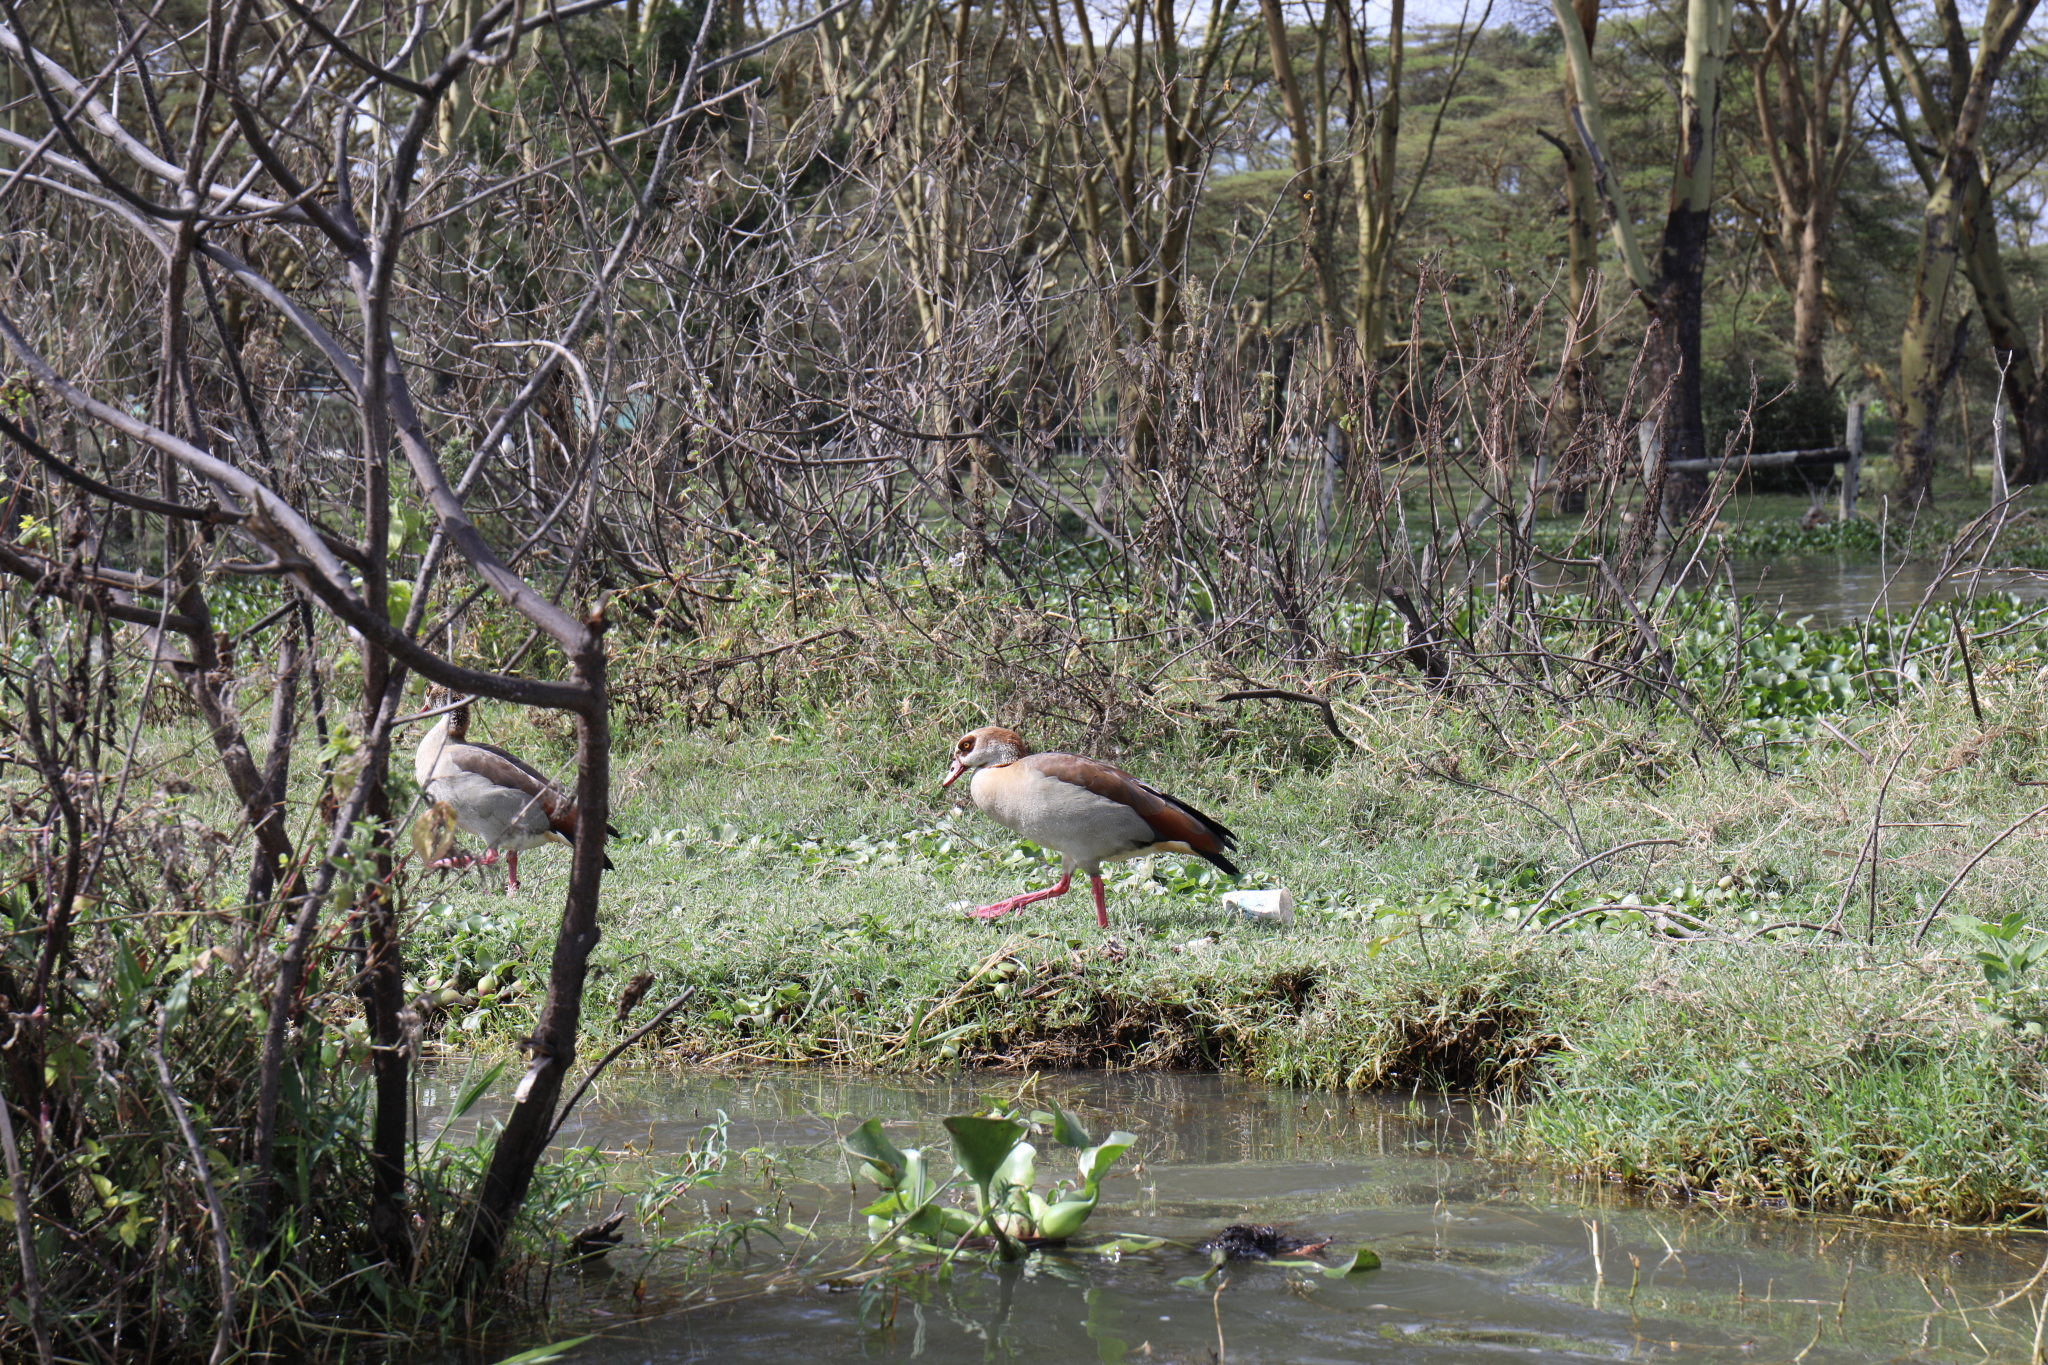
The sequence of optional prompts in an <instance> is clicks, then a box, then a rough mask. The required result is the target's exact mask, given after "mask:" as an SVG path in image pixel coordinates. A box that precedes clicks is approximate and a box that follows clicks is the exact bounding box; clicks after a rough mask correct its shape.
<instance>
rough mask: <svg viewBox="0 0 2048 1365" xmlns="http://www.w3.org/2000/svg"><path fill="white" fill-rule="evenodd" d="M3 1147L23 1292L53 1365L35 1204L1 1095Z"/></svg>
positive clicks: (42, 1351)
mask: <svg viewBox="0 0 2048 1365" xmlns="http://www.w3.org/2000/svg"><path fill="white" fill-rule="evenodd" d="M0 1150H4V1151H5V1152H6V1155H7V1183H8V1186H9V1188H10V1189H12V1190H13V1192H14V1240H15V1244H16V1245H17V1246H19V1247H20V1249H21V1296H22V1298H24V1299H26V1300H27V1301H28V1325H29V1330H30V1331H31V1332H33V1333H35V1338H36V1359H37V1360H38V1361H40V1362H41V1365H51V1363H52V1362H53V1361H54V1360H55V1359H56V1358H57V1357H56V1352H55V1350H54V1348H53V1347H52V1346H51V1344H50V1324H49V1321H48V1320H47V1319H46V1318H44V1316H43V1281H42V1277H41V1276H39V1275H37V1274H36V1242H35V1232H34V1219H33V1218H32V1217H31V1213H30V1211H31V1209H32V1207H33V1205H32V1204H31V1202H30V1199H29V1188H28V1176H27V1174H26V1173H25V1172H24V1171H23V1170H22V1169H21V1152H20V1150H19V1149H18V1148H16V1147H15V1145H14V1118H13V1116H12V1115H11V1114H9V1113H8V1112H7V1101H6V1099H5V1098H4V1097H0Z"/></svg>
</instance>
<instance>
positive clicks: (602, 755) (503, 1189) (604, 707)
mask: <svg viewBox="0 0 2048 1365" xmlns="http://www.w3.org/2000/svg"><path fill="white" fill-rule="evenodd" d="M604 630H605V622H604V618H603V616H602V615H595V616H593V617H592V618H591V620H590V622H589V635H588V638H587V640H586V642H585V644H584V647H583V648H582V649H581V650H579V651H577V653H576V654H575V656H574V658H573V660H572V663H573V666H574V669H575V676H576V679H577V681H578V682H579V683H581V684H582V685H583V686H584V687H586V688H587V689H588V690H589V694H590V698H591V700H590V702H589V703H588V706H589V709H588V710H586V711H582V712H579V713H578V715H577V717H576V809H577V823H576V830H577V833H576V851H575V859H574V861H573V862H572V863H571V864H570V868H569V894H568V899H567V903H566V904H565V905H564V906H563V908H562V925H561V928H560V930H559V931H558V932H557V933H556V935H555V955H554V961H553V963H552V965H551V966H550V968H549V971H548V997H547V1004H546V1005H545V1006H544V1007H543V1008H542V1010H541V1016H540V1021H539V1023H538V1024H537V1025H536V1026H535V1028H534V1030H533V1038H532V1043H531V1045H532V1048H533V1062H532V1064H531V1065H529V1066H528V1067H527V1071H526V1077H525V1079H524V1080H522V1081H521V1082H520V1084H519V1089H518V1091H517V1096H518V1098H517V1101H516V1102H515V1103H514V1105H513V1107H512V1113H511V1114H510V1116H509V1117H507V1119H506V1121H505V1129H504V1131H503V1132H502V1133H500V1134H499V1135H498V1145H497V1147H496V1149H495V1150H493V1151H492V1153H491V1164H490V1167H489V1169H488V1170H486V1171H485V1172H484V1179H483V1184H482V1185H481V1186H480V1187H479V1189H478V1191H477V1207H476V1222H475V1223H474V1225H472V1227H471V1229H470V1234H469V1252H468V1259H469V1264H470V1269H471V1272H472V1273H473V1274H475V1275H477V1276H481V1275H482V1274H483V1273H484V1272H486V1271H488V1270H489V1269H490V1268H491V1267H492V1266H493V1265H495V1264H496V1263H497V1260H498V1255H499V1253H500V1252H501V1251H503V1250H504V1247H505V1238H506V1236H507V1234H508V1233H509V1232H510V1231H511V1223H512V1218H513V1215H514V1214H516V1213H517V1212H518V1210H519V1205H520V1203H521V1201H523V1200H524V1199H525V1198H526V1188H527V1186H528V1185H529V1184H530V1183H532V1180H533V1171H534V1167H535V1166H537V1165H539V1164H540V1159H541V1156H542V1154H543V1153H544V1152H546V1150H547V1145H548V1139H549V1138H550V1137H551V1136H553V1133H554V1125H555V1104H556V1102H557V1101H558V1100H559V1099H560V1098H561V1094H562V1083H563V1081H564V1080H566V1079H567V1077H568V1074H569V1068H570V1067H572V1066H574V1065H575V1062H576V1032H577V1029H578V1027H579V1026H580V1025H581V1023H582V1020H583V987H584V983H585V981H586V979H587V977H588V975H589V969H590V955H591V954H592V953H593V952H595V951H596V950H597V941H598V937H599V933H600V930H599V928H598V923H597V905H598V893H599V890H600V882H601V881H602V879H603V875H604V839H605V825H606V822H607V821H608V820H609V819H610V818H611V757H612V731H611V697H610V693H609V691H608V690H607V682H606V676H605V644H604Z"/></svg>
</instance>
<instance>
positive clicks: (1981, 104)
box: [1869, 0, 2048, 505]
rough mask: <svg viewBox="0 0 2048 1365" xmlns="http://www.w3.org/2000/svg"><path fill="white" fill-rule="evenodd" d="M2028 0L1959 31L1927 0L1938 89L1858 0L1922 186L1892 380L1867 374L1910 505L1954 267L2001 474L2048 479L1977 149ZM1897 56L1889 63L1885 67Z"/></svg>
mask: <svg viewBox="0 0 2048 1365" xmlns="http://www.w3.org/2000/svg"><path fill="white" fill-rule="evenodd" d="M2036 3H2037V0H1990V3H1989V4H1987V5H1986V7H1985V10H1984V18H1983V22H1982V24H1981V25H1980V26H1979V28H1978V32H1977V47H1976V52H1975V53H1974V55H1973V54H1972V53H1971V50H1970V35H1969V32H1968V30H1967V28H1966V26H1965V24H1964V22H1963V18H1962V15H1961V13H1960V12H1959V11H1958V9H1957V7H1956V5H1955V0H1936V4H1935V9H1934V12H1935V19H1936V23H1937V25H1938V30H1939V33H1940V37H1941V42H1942V49H1943V52H1944V55H1945V57H1946V60H1947V71H1946V73H1945V75H1946V82H1945V86H1946V88H1945V89H1939V88H1937V86H1936V83H1935V81H1934V79H1933V77H1932V76H1931V74H1930V73H1929V71H1928V70H1927V67H1926V64H1925V63H1923V62H1922V60H1921V58H1920V54H1919V52H1918V51H1917V50H1916V48H1915V47H1914V45H1913V42H1912V38H1911V35H1909V34H1908V32H1907V30H1906V28H1905V27H1904V25H1903V23H1902V22H1901V20H1900V17H1899V14H1898V12H1897V9H1896V8H1895V7H1894V6H1893V4H1892V3H1891V0H1869V5H1870V20H1871V22H1872V24H1873V25H1874V26H1875V28H1876V31H1877V37H1878V39H1879V41H1880V42H1881V43H1882V45H1883V48H1884V50H1885V52H1886V53H1887V54H1888V55H1889V57H1890V62H1880V68H1879V69H1880V72H1881V74H1882V75H1883V77H1884V82H1885V91H1886V95H1887V98H1888V100H1889V102H1890V104H1891V106H1892V109H1893V112H1894V116H1895V117H1896V119H1897V121H1898V124H1899V132H1900V137H1901V141H1902V142H1903V144H1904V146H1905V148H1906V152H1907V155H1908V157H1909V159H1910V160H1911V162H1912V164H1913V168H1914V170H1915V172H1916V173H1917V174H1918V175H1919V177H1920V180H1921V183H1922V184H1923V185H1924V186H1925V187H1926V190H1927V203H1926V207H1925V209H1924V210H1923V211H1922V214H1921V221H1920V252H1919V259H1918V262H1917V264H1916V266H1915V268H1914V275H1913V294H1912V301H1911V304H1910V305H1909V307H1908V311H1907V315H1906V324H1905V328H1904V331H1903V332H1902V334H1901V336H1900V338H1899V370H1898V375H1897V378H1896V380H1895V381H1894V380H1892V379H1891V378H1890V377H1888V376H1885V375H1883V374H1882V373H1878V374H1875V375H1874V376H1873V377H1875V378H1877V379H1879V380H1880V381H1881V383H1882V387H1883V388H1884V390H1885V394H1886V397H1887V399H1888V400H1889V402H1890V405H1891V408H1892V412H1893V415H1894V417H1895V418H1896V419H1897V421H1898V438H1897V447H1896V450H1897V455H1898V491H1899V495H1900V496H1901V497H1902V498H1904V499H1905V500H1906V501H1907V502H1909V503H1911V504H1915V505H1918V504H1921V503H1924V502H1927V501H1928V500H1929V499H1930V498H1931V497H1932V496H1933V487H1934V432H1935V422H1936V420H1937V419H1938V418H1939V417H1940V415H1941V405H1942V399H1943V395H1944V393H1945V391H1946V389H1947V387H1948V381H1949V378H1950V376H1951V375H1953V373H1954V371H1955V365H1954V363H1953V362H1952V359H1951V357H1952V355H1953V354H1954V353H1955V352H1956V351H1957V349H1958V344H1957V343H1958V341H1959V340H1960V334H1958V337H1957V339H1956V340H1951V339H1950V338H1949V324H1948V320H1947V318H1948V312H1949V307H1950V303H1949V300H1950V295H1951V291H1952V290H1953V287H1954V284H1955V276H1956V271H1957V269H1958V267H1960V268H1961V270H1962V271H1963V274H1964V277H1965V278H1966V279H1967V280H1968V282H1969V284H1970V287H1971V289H1972V291H1973V293H1974V294H1975V297H1976V303H1977V311H1978V312H1979V313H1980V314H1981V315H1982V316H1983V320H1984V324H1985V328H1986V330H1987V331H1988V332H1989V334H1990V337H1991V345H1992V350H1993V353H1994V354H1995V356H1996V357H1997V360H1998V365H1999V369H2000V371H2001V372H2002V373H2003V375H2004V394H2005V400H2006V404H2007V407H2008V409H2009V410H2010V411H2011V413H2012V416H2013V430H2014V434H2015V435H2016V437H2017V438H2018V440H2017V443H2016V444H2017V445H2018V448H2019V458H2018V460H2017V462H2016V465H2015V468H2014V469H2013V470H2012V471H2011V472H2010V477H2011V480H2012V482H2014V483H2015V484H2018V483H2034V482H2040V481H2042V480H2044V479H2048V378H2044V375H2043V373H2042V370H2041V365H2040V358H2039V357H2037V356H2036V355H2035V354H2034V351H2033V347H2032V346H2031V345H2029V343H2028V338H2027V334H2026V330H2025V328H2024V327H2023V326H2022V324H2021V323H2020V321H2019V317H2018V311H2017V309H2016V308H2015V307H2014V304H2013V297H2012V291H2011V288H2010V287H2009V285H2008V284H2007V281H2006V276H2005V267H2004V263H2003V260H2002V255H2001V252H2000V250H1999V244H1998V224H1997V217H1996V213H1995V209H1994V204H1993V198H1992V193H1991V187H1990V186H1989V185H1988V184H1987V182H1986V177H1985V169H1984V158H1983V155H1982V152H1981V150H1980V145H1979V144H1980V141H1981V139H1982V136H1983V133H1984V127H1985V120H1986V117H1987V116H1988V114H1989V113H1990V110H1991V98H1992V93H1993V91H1994V89H1995V88H1996V87H1997V85H1998V80H1999V76H2000V74H2001V72H2003V70H2004V68H2005V64H2006V61H2007V59H2008V58H2009V57H2011V55H2012V53H2013V51H2014V50H2015V49H2016V48H2017V47H2018V45H2019V43H2020V41H2021V40H2022V39H2023V38H2025V37H2026V36H2027V33H2028V24H2029V22H2030V21H2031V20H2032V18H2033V14H2034V10H2035V6H2036ZM1893 63H1896V70H1895V69H1894V67H1893V65H1892V64H1893ZM1909 102H1910V103H1911V105H1912V106H1913V112H1915V113H1917V114H1918V121H1919V125H1920V127H1921V128H1922V129H1924V131H1925V135H1926V138H1927V140H1928V142H1930V143H1932V144H1933V145H1932V146H1931V147H1926V146H1923V145H1922V144H1921V142H1920V140H1919V139H1918V137H1916V135H1915V132H1914V128H1913V120H1912V119H1911V118H1910V117H1909V115H1908V109H1907V105H1908V103H1909Z"/></svg>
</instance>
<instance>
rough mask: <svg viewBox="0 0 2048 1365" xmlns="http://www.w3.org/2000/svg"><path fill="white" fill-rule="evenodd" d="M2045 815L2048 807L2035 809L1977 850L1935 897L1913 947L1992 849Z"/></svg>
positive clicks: (1916, 945) (1917, 931) (1914, 939)
mask: <svg viewBox="0 0 2048 1365" xmlns="http://www.w3.org/2000/svg"><path fill="white" fill-rule="evenodd" d="M2043 814H2048V806H2036V807H2034V808H2033V809H2032V810H2030V811H2028V812H2027V813H2026V814H2025V815H2022V816H2021V817H2020V818H2019V819H2017V820H2015V821H2013V822H2012V823H2011V824H2010V825H2007V826H2006V827H2005V831H2004V833H2002V834H2000V835H1999V836H1998V837H1997V838H1996V839H1993V840H1992V841H1991V842H1990V843H1988V844H1986V845H1984V847H1983V848H1981V849H1979V850H1977V856H1976V857H1974V858H1972V859H1970V861H1968V862H1967V863H1964V864H1963V870H1962V871H1960V872H1958V873H1956V876H1955V880H1954V881H1952V882H1950V883H1949V884H1948V885H1947V886H1946V887H1945V888H1943V890H1942V893H1941V894H1940V895H1939V896H1937V897H1935V900H1934V904H1933V905H1931V906H1929V907H1928V908H1927V915H1926V917H1925V918H1923V919H1922V920H1921V921H1920V927H1919V928H1918V929H1916V930H1915V931H1914V932H1913V945H1914V946H1915V947H1918V946H1919V944H1920V940H1921V939H1923V938H1925V937H1926V936H1927V929H1928V926H1929V925H1931V924H1933V923H1934V917H1935V916H1936V915H1938V914H1940V913H1941V907H1942V906H1944V905H1946V904H1947V903H1948V898H1949V897H1950V896H1951V895H1952V894H1954V892H1955V889H1956V888H1957V887H1958V886H1961V885H1962V884H1963V878H1965V877H1967V876H1969V875H1970V873H1971V872H1972V871H1974V870H1975V869H1976V866H1977V864H1978V863H1981V862H1983V861H1984V860H1985V859H1986V858H1988V857H1989V856H1991V850H1992V849H1994V848H1997V847H1998V846H1999V845H2000V844H2002V843H2004V842H2005V841H2006V840H2007V839H2010V838H2011V837H2012V836H2013V835H2015V834H2017V833H2019V828H2020V826H2021V825H2024V824H2026V823H2027V821H2029V820H2032V819H2033V818H2034V817H2035V816H2037V815H2043Z"/></svg>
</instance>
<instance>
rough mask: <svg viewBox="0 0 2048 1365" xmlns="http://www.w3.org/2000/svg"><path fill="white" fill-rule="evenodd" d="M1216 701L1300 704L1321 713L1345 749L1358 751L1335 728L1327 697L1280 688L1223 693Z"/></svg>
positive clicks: (1356, 742) (1256, 688) (1340, 731)
mask: <svg viewBox="0 0 2048 1365" xmlns="http://www.w3.org/2000/svg"><path fill="white" fill-rule="evenodd" d="M1216 700H1217V701H1220V702H1221V701H1296V702H1300V703H1301V704H1302V705H1303V706H1313V707H1315V708H1316V709H1317V710H1319V711H1321V712H1322V713H1323V724H1324V725H1327V726H1328V727H1329V728H1330V733H1331V734H1333V735H1335V736H1336V737H1337V738H1338V740H1339V741H1341V742H1342V743H1343V745H1344V747H1345V748H1347V749H1350V750H1351V751H1352V752H1353V753H1356V752H1357V751H1358V741H1357V740H1355V739H1353V738H1352V737H1351V736H1349V735H1347V734H1345V733H1344V732H1343V731H1342V730H1341V729H1339V728H1338V727H1337V714H1336V712H1334V711H1333V710H1331V709H1330V701H1329V698H1327V697H1316V696H1311V695H1310V694H1308V693H1306V692H1289V691H1287V690H1286V689H1285V688H1280V687H1254V688H1251V689H1249V690H1247V691H1243V692H1225V693H1224V694H1223V695H1222V696H1220V697H1218V698H1217V699H1216Z"/></svg>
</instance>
